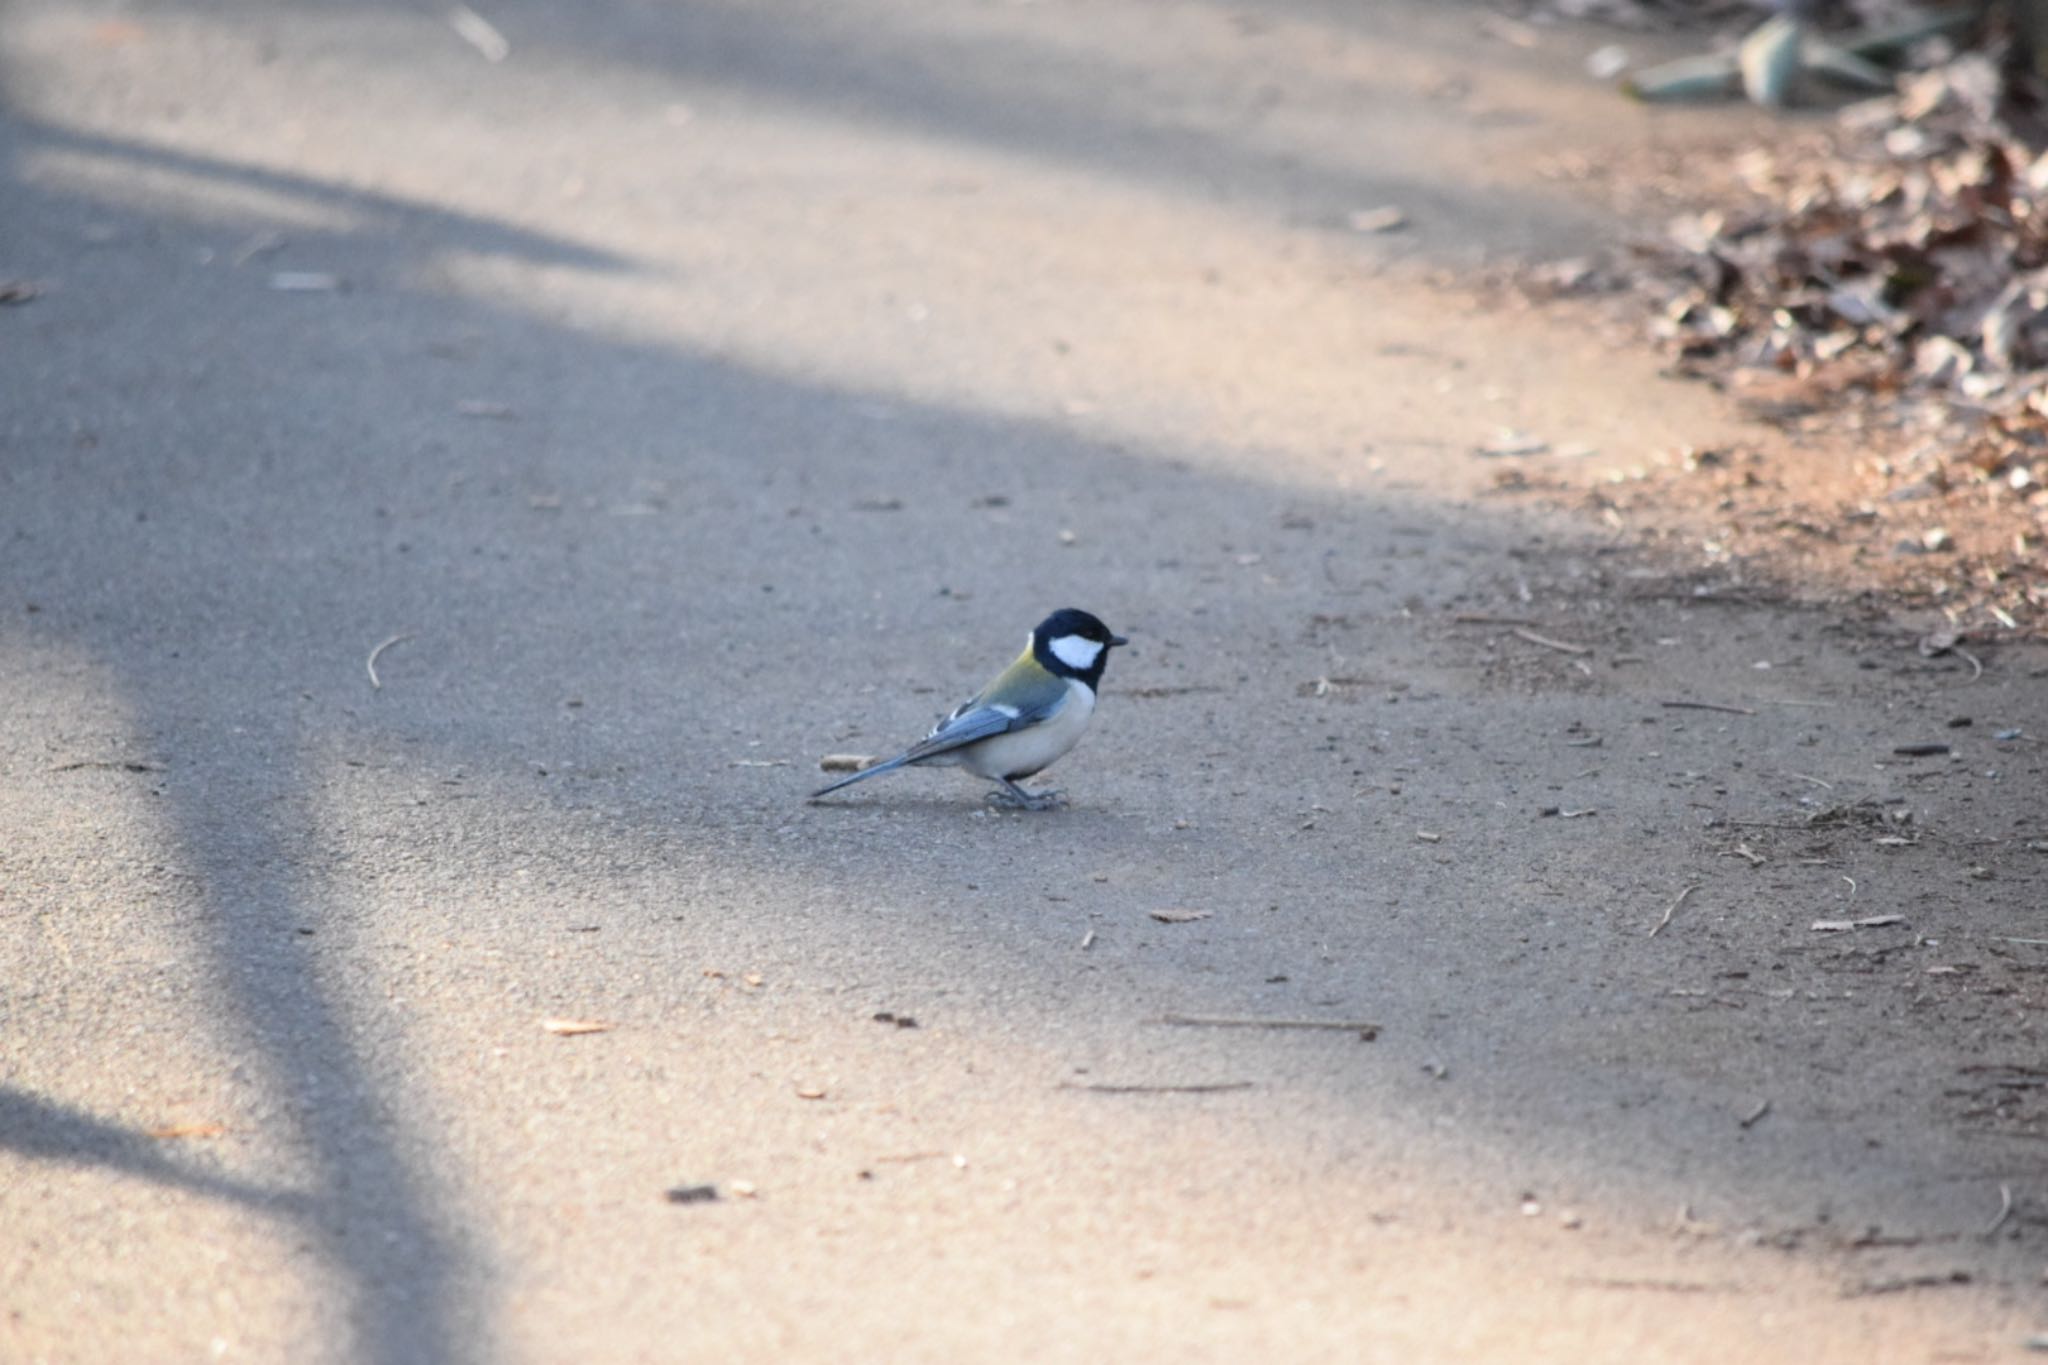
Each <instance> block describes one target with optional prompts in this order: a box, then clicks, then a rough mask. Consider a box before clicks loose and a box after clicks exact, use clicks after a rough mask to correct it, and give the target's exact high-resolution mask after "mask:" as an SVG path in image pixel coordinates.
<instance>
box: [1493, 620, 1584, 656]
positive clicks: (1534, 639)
mask: <svg viewBox="0 0 2048 1365" xmlns="http://www.w3.org/2000/svg"><path fill="white" fill-rule="evenodd" d="M1508 634H1510V635H1512V636H1514V637H1515V638H1516V639H1517V640H1527V641H1528V642H1529V643H1530V644H1532V645H1542V646H1543V647H1544V648H1545V649H1554V650H1556V651H1557V652H1558V653H1560V654H1591V653H1592V652H1593V651H1592V649H1591V648H1590V647H1589V646H1587V645H1574V644H1567V643H1566V642H1564V641H1563V640H1553V639H1551V638H1550V637H1549V636H1548V635H1538V634H1537V633H1536V632H1535V631H1533V630H1528V629H1526V628H1524V627H1522V626H1516V627H1515V628H1514V629H1513V630H1511V631H1509V632H1508Z"/></svg>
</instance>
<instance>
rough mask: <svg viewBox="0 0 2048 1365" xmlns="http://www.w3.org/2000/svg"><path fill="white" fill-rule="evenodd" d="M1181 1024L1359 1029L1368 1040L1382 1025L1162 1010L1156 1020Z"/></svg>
mask: <svg viewBox="0 0 2048 1365" xmlns="http://www.w3.org/2000/svg"><path fill="white" fill-rule="evenodd" d="M1155 1022H1157V1023H1161V1024H1173V1025H1176V1026H1178V1027H1181V1028H1297V1029H1330V1030H1333V1031H1335V1032H1339V1033H1356V1034H1358V1035H1359V1036H1361V1037H1363V1038H1364V1039H1365V1040H1366V1041H1367V1042H1371V1041H1372V1040H1373V1039H1374V1038H1377V1037H1379V1035H1380V1026H1379V1025H1378V1024H1375V1023H1372V1022H1370V1021H1369V1020H1365V1019H1269V1018H1266V1017H1265V1016H1263V1015H1253V1014H1162V1015H1160V1016H1159V1018H1158V1019H1157V1020H1156V1021H1155Z"/></svg>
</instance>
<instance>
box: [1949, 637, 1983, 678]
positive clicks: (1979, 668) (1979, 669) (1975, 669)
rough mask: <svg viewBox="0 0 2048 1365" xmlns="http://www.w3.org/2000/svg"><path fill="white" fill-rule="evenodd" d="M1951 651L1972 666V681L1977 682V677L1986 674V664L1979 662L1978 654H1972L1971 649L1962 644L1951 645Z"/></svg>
mask: <svg viewBox="0 0 2048 1365" xmlns="http://www.w3.org/2000/svg"><path fill="white" fill-rule="evenodd" d="M1949 653H1951V654H1953V655H1955V656H1956V657H1957V658H1959V659H1961V660H1962V661H1963V662H1964V663H1966V664H1968V665H1969V666H1970V681H1971V682H1975V681H1977V679H1979V678H1981V677H1983V676H1984V665H1983V664H1981V663H1979V662H1977V656H1976V655H1974V654H1972V653H1971V652H1970V651H1969V650H1967V649H1964V648H1963V647H1962V646H1961V645H1950V646H1949Z"/></svg>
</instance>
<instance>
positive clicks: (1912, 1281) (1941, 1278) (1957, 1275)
mask: <svg viewBox="0 0 2048 1365" xmlns="http://www.w3.org/2000/svg"><path fill="white" fill-rule="evenodd" d="M1970 1282H1971V1280H1970V1272H1969V1271H1967V1270H1951V1271H1949V1272H1948V1273H1947V1274H1946V1275H1938V1274H1937V1275H1902V1276H1900V1277H1899V1278H1897V1279H1893V1280H1865V1281H1863V1283H1861V1284H1858V1285H1854V1286H1851V1287H1850V1288H1848V1289H1845V1290H1843V1291H1842V1297H1843V1298H1845V1299H1853V1298H1859V1297H1861V1296H1863V1295H1865V1294H1897V1293H1899V1292H1901V1291H1903V1290H1907V1289H1953V1288H1955V1287H1956V1286H1958V1285H1965V1284H1969V1283H1970Z"/></svg>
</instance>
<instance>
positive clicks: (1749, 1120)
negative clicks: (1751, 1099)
mask: <svg viewBox="0 0 2048 1365" xmlns="http://www.w3.org/2000/svg"><path fill="white" fill-rule="evenodd" d="M1770 1112H1771V1102H1770V1101H1769V1100H1765V1101H1764V1102H1763V1103H1762V1104H1759V1105H1758V1106H1757V1107H1756V1108H1754V1109H1752V1110H1750V1111H1749V1114H1748V1116H1747V1117H1745V1118H1741V1119H1738V1120H1737V1121H1736V1122H1737V1124H1738V1126H1740V1127H1743V1128H1754V1127H1756V1125H1757V1121H1758V1120H1759V1119H1761V1118H1762V1117H1763V1116H1764V1115H1765V1114H1768V1113H1770Z"/></svg>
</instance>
